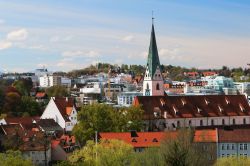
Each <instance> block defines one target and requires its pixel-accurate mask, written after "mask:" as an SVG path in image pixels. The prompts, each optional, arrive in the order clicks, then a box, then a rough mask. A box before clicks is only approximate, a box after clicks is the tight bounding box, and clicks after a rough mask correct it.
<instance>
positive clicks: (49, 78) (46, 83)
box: [39, 75, 61, 88]
mask: <svg viewBox="0 0 250 166" xmlns="http://www.w3.org/2000/svg"><path fill="white" fill-rule="evenodd" d="M39 85H40V87H43V88H47V87H51V86H56V85H61V77H60V76H54V75H44V76H41V77H40V78H39Z"/></svg>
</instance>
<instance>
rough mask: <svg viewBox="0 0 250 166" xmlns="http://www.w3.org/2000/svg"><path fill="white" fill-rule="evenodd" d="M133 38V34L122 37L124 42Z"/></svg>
mask: <svg viewBox="0 0 250 166" xmlns="http://www.w3.org/2000/svg"><path fill="white" fill-rule="evenodd" d="M133 39H134V36H133V35H128V36H124V37H123V38H122V40H123V41H126V42H129V41H132V40H133Z"/></svg>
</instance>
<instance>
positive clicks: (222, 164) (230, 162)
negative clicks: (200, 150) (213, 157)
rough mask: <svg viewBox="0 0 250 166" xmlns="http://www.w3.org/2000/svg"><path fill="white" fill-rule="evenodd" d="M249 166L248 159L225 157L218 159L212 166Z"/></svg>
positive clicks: (249, 161) (249, 160)
mask: <svg viewBox="0 0 250 166" xmlns="http://www.w3.org/2000/svg"><path fill="white" fill-rule="evenodd" d="M247 165H250V158H245V157H227V158H220V159H218V160H217V161H216V163H215V164H214V166H247Z"/></svg>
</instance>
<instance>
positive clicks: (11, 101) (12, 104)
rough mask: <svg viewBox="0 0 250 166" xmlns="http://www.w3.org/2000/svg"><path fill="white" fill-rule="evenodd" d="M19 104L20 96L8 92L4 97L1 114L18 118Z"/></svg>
mask: <svg viewBox="0 0 250 166" xmlns="http://www.w3.org/2000/svg"><path fill="white" fill-rule="evenodd" d="M20 104H21V96H20V95H19V94H18V93H16V92H9V93H7V94H6V96H5V103H4V106H3V112H4V113H7V114H9V115H14V116H20V115H21V114H22V112H21V111H22V110H21V107H20Z"/></svg>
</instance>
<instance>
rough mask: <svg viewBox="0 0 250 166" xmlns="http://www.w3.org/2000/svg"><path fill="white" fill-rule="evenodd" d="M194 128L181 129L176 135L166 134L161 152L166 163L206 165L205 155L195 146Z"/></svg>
mask: <svg viewBox="0 0 250 166" xmlns="http://www.w3.org/2000/svg"><path fill="white" fill-rule="evenodd" d="M193 136H194V133H193V130H192V129H180V130H179V131H178V133H177V135H176V136H175V137H173V136H171V135H169V136H168V135H166V139H165V140H163V141H162V142H161V147H160V153H161V155H162V158H163V161H164V165H168V166H200V165H206V163H207V161H206V158H205V155H204V154H203V153H200V151H199V150H198V149H197V148H196V147H195V144H194V142H193Z"/></svg>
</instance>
